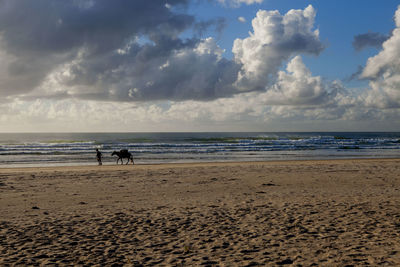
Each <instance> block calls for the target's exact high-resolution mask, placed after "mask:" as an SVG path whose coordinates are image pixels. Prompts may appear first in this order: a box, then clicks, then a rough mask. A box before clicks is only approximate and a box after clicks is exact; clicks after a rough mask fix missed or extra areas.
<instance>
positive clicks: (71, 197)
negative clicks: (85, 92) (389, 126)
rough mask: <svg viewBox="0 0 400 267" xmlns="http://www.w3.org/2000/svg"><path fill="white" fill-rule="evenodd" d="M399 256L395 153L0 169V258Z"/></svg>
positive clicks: (267, 261) (135, 262)
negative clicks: (366, 156) (342, 157)
mask: <svg viewBox="0 0 400 267" xmlns="http://www.w3.org/2000/svg"><path fill="white" fill-rule="evenodd" d="M18 264H19V265H22V266H23V265H33V266H35V265H36V266H41V265H42V266H45V265H47V264H48V265H53V266H57V265H61V266H63V265H75V266H93V265H98V266H150V265H157V266H182V265H183V266H257V265H260V266H279V265H283V266H313V265H314V266H346V265H348V266H367V265H371V266H377V265H387V266H399V265H400V159H379V160H332V161H282V162H249V163H204V164H203V163H202V164H164V165H135V166H132V165H128V166H84V167H57V168H17V169H0V266H9V265H10V266H12V265H18Z"/></svg>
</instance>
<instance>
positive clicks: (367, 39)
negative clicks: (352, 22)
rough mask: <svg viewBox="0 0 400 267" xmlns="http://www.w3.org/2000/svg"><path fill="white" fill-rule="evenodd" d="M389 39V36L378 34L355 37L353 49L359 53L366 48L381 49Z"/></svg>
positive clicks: (372, 33) (370, 33)
mask: <svg viewBox="0 0 400 267" xmlns="http://www.w3.org/2000/svg"><path fill="white" fill-rule="evenodd" d="M388 38H389V36H387V35H384V34H381V33H377V32H368V33H364V34H359V35H356V36H354V40H353V47H354V49H356V50H357V51H361V50H363V49H364V48H366V47H370V46H372V47H375V48H381V47H382V44H383V43H384V42H385V41H386V40H387V39H388Z"/></svg>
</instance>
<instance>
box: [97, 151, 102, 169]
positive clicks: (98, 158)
mask: <svg viewBox="0 0 400 267" xmlns="http://www.w3.org/2000/svg"><path fill="white" fill-rule="evenodd" d="M96 158H97V162H98V163H99V165H102V163H101V152H100V151H99V149H98V148H96Z"/></svg>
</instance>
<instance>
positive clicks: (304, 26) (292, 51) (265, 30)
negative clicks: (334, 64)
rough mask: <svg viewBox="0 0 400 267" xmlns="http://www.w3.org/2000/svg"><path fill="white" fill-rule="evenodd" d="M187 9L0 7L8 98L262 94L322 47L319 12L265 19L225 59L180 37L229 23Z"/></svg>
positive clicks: (212, 46) (102, 4)
mask: <svg viewBox="0 0 400 267" xmlns="http://www.w3.org/2000/svg"><path fill="white" fill-rule="evenodd" d="M187 1H188V0H173V1H168V5H166V4H165V1H162V0H156V1H145V0H138V1H130V2H129V3H128V4H127V3H126V2H125V1H123V0H116V1H112V3H111V2H110V1H107V0H98V1H89V0H87V1H67V2H65V1H54V2H53V4H52V5H49V4H48V1H47V0H38V1H36V2H35V3H33V2H32V1H28V0H21V1H11V0H4V1H2V2H0V32H1V36H0V58H1V59H2V61H0V62H1V63H0V77H2V78H4V79H1V81H0V86H2V91H1V93H0V94H1V96H3V97H7V96H11V95H15V96H18V97H23V98H25V99H36V98H51V99H63V98H79V99H86V100H99V101H103V100H105V101H136V102H139V101H154V100H173V101H184V100H190V99H192V100H202V101H209V100H212V99H216V98H223V97H230V96H232V95H234V94H237V93H243V92H249V91H254V90H264V89H265V88H267V86H268V84H269V83H270V82H271V81H273V80H274V79H275V78H276V73H277V71H278V69H279V68H280V66H281V65H282V63H283V62H284V61H286V60H288V59H289V58H290V57H291V56H293V55H296V54H298V53H311V54H318V53H319V52H320V51H321V50H322V49H323V45H322V44H321V42H320V41H319V39H318V30H313V29H312V28H313V24H314V18H315V10H314V8H313V7H312V6H308V7H307V8H306V9H304V10H290V11H289V12H288V13H287V14H285V15H280V14H279V12H278V11H259V12H258V13H257V17H256V18H255V19H254V20H253V31H254V33H251V34H250V36H249V37H248V38H246V39H243V40H241V39H237V40H235V42H234V45H233V53H234V56H235V59H234V60H229V59H226V58H224V57H223V56H222V54H223V50H222V49H221V48H220V47H219V46H218V45H217V44H216V42H215V40H214V39H212V38H205V39H199V38H196V37H193V38H188V39H183V38H181V37H180V35H181V34H182V33H183V32H184V31H192V32H194V33H195V32H197V33H199V34H202V33H204V32H205V31H206V29H207V28H209V27H215V29H216V30H217V31H220V30H221V29H222V28H223V27H224V23H225V21H224V20H223V19H213V20H209V21H202V22H198V21H196V19H195V17H193V16H191V15H187V14H182V13H178V11H179V10H184V9H179V8H178V7H179V6H184V5H186V4H187ZM246 3H248V4H250V3H252V1H247V2H246Z"/></svg>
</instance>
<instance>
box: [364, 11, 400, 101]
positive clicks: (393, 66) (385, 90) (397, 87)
mask: <svg viewBox="0 0 400 267" xmlns="http://www.w3.org/2000/svg"><path fill="white" fill-rule="evenodd" d="M395 22H396V28H395V29H394V30H393V32H392V35H391V36H390V38H389V39H388V40H387V41H385V42H384V43H383V45H382V50H381V51H380V52H379V53H378V54H377V55H376V56H373V57H370V58H369V59H368V61H367V64H366V66H365V68H364V70H363V71H362V73H361V76H360V77H361V78H364V79H368V80H370V86H371V88H372V89H371V90H370V91H368V92H367V93H366V95H365V96H364V98H365V102H366V104H368V105H370V106H377V107H380V108H399V107H400V6H399V7H398V9H397V11H396V13H395Z"/></svg>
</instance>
